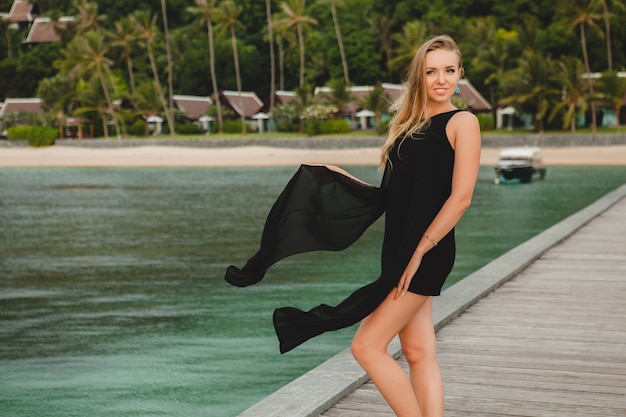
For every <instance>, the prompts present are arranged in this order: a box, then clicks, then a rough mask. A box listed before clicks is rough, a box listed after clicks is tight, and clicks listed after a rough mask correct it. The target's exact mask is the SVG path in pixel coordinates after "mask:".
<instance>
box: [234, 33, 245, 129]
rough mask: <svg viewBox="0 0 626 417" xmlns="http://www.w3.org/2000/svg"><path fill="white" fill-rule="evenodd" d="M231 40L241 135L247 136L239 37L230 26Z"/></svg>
mask: <svg viewBox="0 0 626 417" xmlns="http://www.w3.org/2000/svg"><path fill="white" fill-rule="evenodd" d="M230 39H231V40H232V43H233V59H234V60H235V77H236V79H237V93H238V94H239V97H238V100H239V111H240V112H241V134H242V135H245V134H246V113H245V111H244V108H243V98H242V97H241V74H240V73H239V52H238V50H237V35H236V34H235V26H233V25H230Z"/></svg>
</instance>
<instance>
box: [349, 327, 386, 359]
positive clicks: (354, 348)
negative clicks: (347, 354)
mask: <svg viewBox="0 0 626 417" xmlns="http://www.w3.org/2000/svg"><path fill="white" fill-rule="evenodd" d="M350 350H351V352H352V356H354V359H356V361H357V362H358V363H360V364H361V365H365V364H367V363H368V362H370V361H375V360H376V357H377V356H378V355H379V354H380V353H381V349H380V348H378V347H377V346H375V344H374V343H371V342H369V341H368V340H367V339H366V338H365V337H359V335H358V334H357V335H356V336H355V337H354V339H353V340H352V344H351V345H350ZM382 353H385V352H382Z"/></svg>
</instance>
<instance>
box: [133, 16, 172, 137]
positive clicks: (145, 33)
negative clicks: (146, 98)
mask: <svg viewBox="0 0 626 417" xmlns="http://www.w3.org/2000/svg"><path fill="white" fill-rule="evenodd" d="M131 21H132V22H133V23H134V24H135V26H137V30H138V39H139V40H140V41H141V42H143V46H144V47H145V48H146V49H147V50H148V59H149V60H150V67H151V69H152V75H153V77H154V86H155V87H156V89H157V92H158V94H159V100H160V101H161V106H162V107H163V111H164V113H165V118H166V120H167V125H168V127H169V129H170V132H174V120H173V117H172V113H171V112H169V111H168V105H167V101H166V100H165V95H164V94H163V87H162V86H161V80H160V78H159V71H158V69H157V66H156V61H155V58H154V43H155V42H156V41H157V38H158V36H159V32H158V29H157V26H156V22H157V15H153V16H152V17H150V15H149V14H148V13H147V12H145V11H143V10H138V11H136V12H135V13H133V14H132V15H131Z"/></svg>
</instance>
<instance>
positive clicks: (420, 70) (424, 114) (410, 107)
mask: <svg viewBox="0 0 626 417" xmlns="http://www.w3.org/2000/svg"><path fill="white" fill-rule="evenodd" d="M438 49H444V50H447V51H453V52H455V53H456V54H457V56H458V57H459V71H460V72H461V75H463V62H462V58H461V51H459V48H458V47H457V45H456V42H454V40H453V39H452V38H451V37H450V36H448V35H440V36H436V37H434V38H432V39H430V40H428V41H426V42H425V43H424V44H423V45H422V46H421V47H420V48H419V49H418V50H417V52H416V53H415V55H414V56H413V60H412V61H411V65H410V66H409V68H408V71H407V76H406V81H405V83H404V84H405V89H404V91H403V92H402V94H401V95H400V97H398V99H397V100H396V101H395V102H394V103H393V104H392V105H391V106H390V108H389V112H390V113H395V116H394V117H393V119H392V120H391V122H390V123H389V135H388V137H387V140H386V141H385V143H384V145H383V148H382V153H381V157H380V167H381V168H384V167H385V165H386V164H387V161H388V160H389V152H390V151H391V148H392V147H393V144H394V143H395V141H396V139H397V138H398V137H399V136H401V135H402V137H403V140H404V138H407V137H410V136H411V135H413V134H414V133H416V132H419V131H420V130H422V129H423V128H424V127H425V126H427V125H428V124H429V123H430V116H429V115H428V92H427V91H426V88H424V85H425V84H426V54H427V53H428V52H430V51H435V50H438Z"/></svg>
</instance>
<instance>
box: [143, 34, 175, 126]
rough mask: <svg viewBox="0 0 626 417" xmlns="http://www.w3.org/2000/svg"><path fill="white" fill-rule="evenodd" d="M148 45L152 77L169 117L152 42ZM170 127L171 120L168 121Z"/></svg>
mask: <svg viewBox="0 0 626 417" xmlns="http://www.w3.org/2000/svg"><path fill="white" fill-rule="evenodd" d="M146 43H147V45H148V59H149V60H150V67H152V75H153V76H154V85H155V86H156V89H157V93H158V94H159V100H160V101H161V106H163V110H164V111H165V115H166V117H167V116H168V115H169V112H168V111H167V102H166V101H165V96H164V95H163V88H162V87H161V80H159V71H158V70H157V66H156V62H155V61H154V51H153V50H152V43H151V42H150V41H148V42H146ZM167 122H168V125H169V119H167ZM169 127H170V131H171V130H172V129H173V128H174V126H169Z"/></svg>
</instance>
